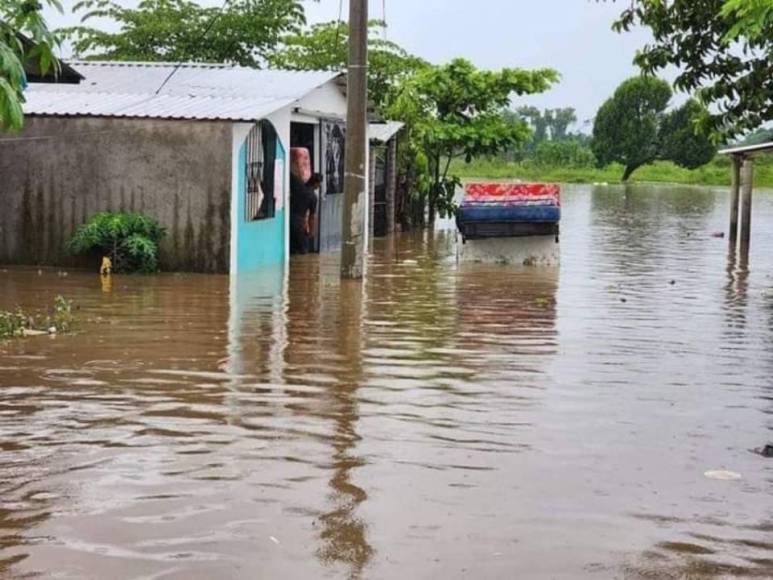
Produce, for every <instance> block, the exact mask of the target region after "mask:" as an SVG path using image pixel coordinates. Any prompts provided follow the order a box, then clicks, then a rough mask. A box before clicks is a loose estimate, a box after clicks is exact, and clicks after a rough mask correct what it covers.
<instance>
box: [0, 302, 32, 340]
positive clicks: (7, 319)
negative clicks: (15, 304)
mask: <svg viewBox="0 0 773 580" xmlns="http://www.w3.org/2000/svg"><path fill="white" fill-rule="evenodd" d="M27 320H28V317H27V315H26V314H25V313H24V312H22V311H21V309H18V308H17V309H16V311H15V312H5V311H2V310H0V339H3V338H12V337H14V336H21V335H22V334H23V333H24V329H25V328H26V326H27Z"/></svg>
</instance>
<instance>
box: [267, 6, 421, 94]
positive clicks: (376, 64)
mask: <svg viewBox="0 0 773 580" xmlns="http://www.w3.org/2000/svg"><path fill="white" fill-rule="evenodd" d="M383 26H384V23H383V22H381V21H378V20H371V21H370V22H369V23H368V95H369V97H370V98H371V100H373V102H374V103H375V104H376V105H377V106H379V107H381V106H385V105H386V103H387V102H388V101H389V100H390V98H391V96H393V94H394V90H395V88H396V87H397V86H398V85H399V83H400V81H401V80H402V79H404V78H406V77H408V76H409V75H410V74H412V73H413V72H415V71H417V70H419V69H420V68H422V67H424V66H427V62H426V61H424V60H422V59H420V58H418V57H416V56H413V55H411V54H409V53H408V52H406V51H405V50H404V49H403V48H402V47H400V46H399V45H398V44H396V43H395V42H392V41H390V40H386V39H384V38H382V37H381V36H380V35H379V32H380V31H381V29H382V27H383ZM348 46H349V25H348V23H345V22H324V23H321V24H315V25H313V26H311V27H309V28H307V29H304V30H302V31H299V32H295V33H291V34H287V35H285V36H284V37H283V38H282V43H281V46H280V47H279V48H278V49H277V50H276V51H275V52H274V53H272V54H271V55H270V56H269V63H270V65H271V66H273V67H276V68H284V69H290V70H336V71H340V70H345V69H346V65H347V58H348V50H349V48H348Z"/></svg>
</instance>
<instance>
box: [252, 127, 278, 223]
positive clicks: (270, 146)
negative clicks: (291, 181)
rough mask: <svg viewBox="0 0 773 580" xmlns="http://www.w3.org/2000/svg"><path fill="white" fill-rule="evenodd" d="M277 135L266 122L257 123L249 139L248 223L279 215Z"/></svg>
mask: <svg viewBox="0 0 773 580" xmlns="http://www.w3.org/2000/svg"><path fill="white" fill-rule="evenodd" d="M276 141H277V135H276V131H275V130H274V127H273V126H272V125H271V123H269V122H267V121H261V122H260V123H257V124H256V125H255V126H254V127H253V128H252V129H251V130H250V133H249V135H247V143H246V145H247V159H246V164H245V172H246V184H247V188H246V192H245V195H246V200H245V201H246V203H245V219H246V220H247V221H254V220H260V219H267V218H272V217H274V216H275V215H276V199H274V163H275V162H276Z"/></svg>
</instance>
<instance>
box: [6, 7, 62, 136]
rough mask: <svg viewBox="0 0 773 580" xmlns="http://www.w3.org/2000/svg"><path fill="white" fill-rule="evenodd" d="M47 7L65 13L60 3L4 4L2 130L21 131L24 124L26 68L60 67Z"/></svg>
mask: <svg viewBox="0 0 773 580" xmlns="http://www.w3.org/2000/svg"><path fill="white" fill-rule="evenodd" d="M44 5H47V6H51V7H53V8H56V9H57V10H61V7H60V5H59V3H58V2H57V0H44V4H41V3H40V2H36V1H29V0H3V1H2V2H0V131H3V130H19V129H21V127H22V125H23V123H24V112H23V109H22V103H24V94H23V90H24V86H25V84H26V77H25V74H24V67H25V65H29V64H32V63H34V66H35V68H36V69H38V70H39V71H40V72H41V73H43V74H45V73H47V72H48V71H49V70H50V69H51V68H52V67H54V68H56V67H57V66H58V63H57V61H56V59H55V58H54V53H53V50H54V48H55V47H56V45H57V41H56V37H55V35H54V34H52V33H51V31H50V30H49V29H48V27H47V26H46V21H45V19H44V18H43V14H42V11H43V7H44Z"/></svg>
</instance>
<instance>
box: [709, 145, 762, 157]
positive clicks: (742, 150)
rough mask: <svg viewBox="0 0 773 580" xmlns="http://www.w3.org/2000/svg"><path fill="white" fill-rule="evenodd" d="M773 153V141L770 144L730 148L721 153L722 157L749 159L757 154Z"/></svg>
mask: <svg viewBox="0 0 773 580" xmlns="http://www.w3.org/2000/svg"><path fill="white" fill-rule="evenodd" d="M766 152H773V141H770V142H768V143H758V144H757V145H743V146H741V147H730V148H729V149H722V150H721V151H719V153H720V154H721V155H734V156H741V157H748V156H750V155H755V154H757V153H766Z"/></svg>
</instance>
